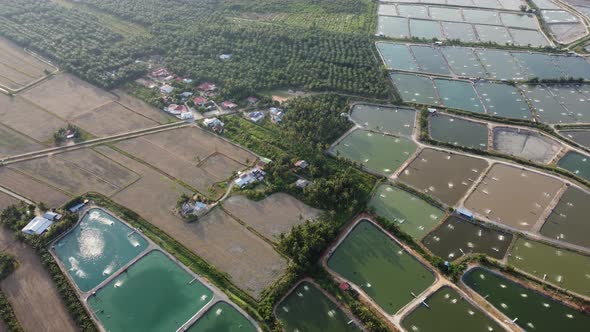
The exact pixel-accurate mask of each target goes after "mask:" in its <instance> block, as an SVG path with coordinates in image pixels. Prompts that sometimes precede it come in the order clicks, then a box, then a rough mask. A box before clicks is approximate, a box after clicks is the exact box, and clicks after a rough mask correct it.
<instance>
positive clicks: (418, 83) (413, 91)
mask: <svg viewBox="0 0 590 332" xmlns="http://www.w3.org/2000/svg"><path fill="white" fill-rule="evenodd" d="M391 80H392V81H393V84H395V87H396V88H397V91H398V92H399V93H400V95H401V97H402V99H403V100H404V102H407V103H417V104H426V105H438V104H440V102H439V100H438V96H437V94H436V91H434V85H433V83H432V80H431V79H430V78H429V77H426V76H418V75H414V74H402V73H393V74H391Z"/></svg>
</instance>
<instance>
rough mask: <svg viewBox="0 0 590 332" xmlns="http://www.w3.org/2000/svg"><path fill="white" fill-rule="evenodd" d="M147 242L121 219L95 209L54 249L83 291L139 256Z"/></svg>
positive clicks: (90, 288)
mask: <svg viewBox="0 0 590 332" xmlns="http://www.w3.org/2000/svg"><path fill="white" fill-rule="evenodd" d="M147 246H148V243H147V241H146V240H145V239H144V238H143V237H142V236H141V235H139V234H138V233H137V232H135V231H134V230H133V229H131V228H129V227H128V226H127V225H126V224H124V223H123V222H121V221H120V220H119V219H117V218H115V217H114V216H112V215H110V214H109V213H107V212H106V211H104V210H102V209H98V208H94V209H91V210H89V211H88V212H86V214H84V216H83V217H82V220H81V221H80V222H79V223H78V224H77V225H76V227H74V228H73V229H72V230H71V231H70V232H69V233H67V234H66V235H65V236H64V237H63V238H61V239H60V240H58V241H57V242H56V243H55V244H54V246H53V250H54V252H55V254H56V255H57V257H58V258H59V260H60V261H61V263H62V264H63V266H65V268H66V269H67V272H68V274H69V275H70V276H71V277H72V279H73V280H74V282H75V283H76V285H77V286H78V288H79V289H80V290H81V291H82V292H88V291H90V290H92V289H93V288H95V287H96V286H98V285H99V284H100V283H101V282H103V281H105V280H106V279H107V278H108V277H109V276H110V275H112V274H113V273H115V272H116V271H117V270H119V269H120V268H121V267H123V266H124V265H126V264H127V263H129V262H130V261H131V260H132V259H133V258H135V257H137V256H138V255H139V254H140V253H141V252H142V251H143V250H144V249H145V248H147Z"/></svg>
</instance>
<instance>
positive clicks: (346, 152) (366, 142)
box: [333, 130, 418, 176]
mask: <svg viewBox="0 0 590 332" xmlns="http://www.w3.org/2000/svg"><path fill="white" fill-rule="evenodd" d="M417 147H418V146H417V145H416V143H414V142H413V141H411V140H409V139H407V138H403V137H394V136H388V135H383V134H379V133H373V132H370V131H367V130H355V131H354V132H352V133H351V134H350V135H348V136H347V137H345V138H344V139H343V140H342V141H340V142H339V143H338V144H337V145H336V146H335V147H334V151H333V153H335V154H336V155H338V156H342V157H344V158H346V159H350V160H352V161H355V162H358V163H360V164H362V165H363V166H365V167H367V168H368V169H370V170H372V171H374V172H377V173H379V174H382V175H385V176H389V175H391V174H393V173H394V172H395V170H397V169H398V168H399V167H400V166H402V165H403V164H404V162H405V161H406V160H407V159H408V158H410V157H411V156H412V155H413V154H414V152H415V151H416V149H417Z"/></svg>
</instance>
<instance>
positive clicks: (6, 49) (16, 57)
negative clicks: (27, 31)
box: [0, 38, 56, 89]
mask: <svg viewBox="0 0 590 332" xmlns="http://www.w3.org/2000/svg"><path fill="white" fill-rule="evenodd" d="M45 69H47V70H49V71H50V72H53V71H54V70H55V69H56V68H55V67H54V66H51V65H49V64H47V63H45V62H43V61H41V60H39V59H37V58H36V57H34V56H32V55H30V54H29V53H27V52H25V51H24V49H23V48H21V47H19V46H17V45H16V44H14V43H12V42H10V41H8V40H6V39H4V38H0V85H3V86H6V87H8V88H11V89H18V88H21V87H23V86H25V85H27V84H30V83H32V82H34V81H35V80H37V79H39V78H41V77H43V76H45V73H44V70H45Z"/></svg>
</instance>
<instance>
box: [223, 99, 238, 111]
mask: <svg viewBox="0 0 590 332" xmlns="http://www.w3.org/2000/svg"><path fill="white" fill-rule="evenodd" d="M221 107H223V108H224V109H226V110H233V109H234V108H236V107H238V104H236V103H233V102H231V101H229V100H226V101H224V102H223V103H221Z"/></svg>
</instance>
